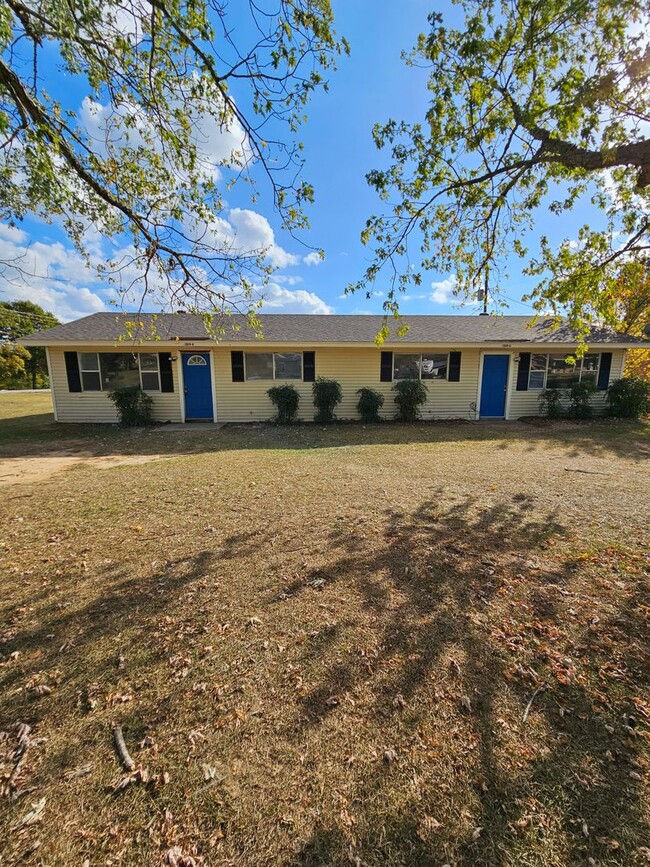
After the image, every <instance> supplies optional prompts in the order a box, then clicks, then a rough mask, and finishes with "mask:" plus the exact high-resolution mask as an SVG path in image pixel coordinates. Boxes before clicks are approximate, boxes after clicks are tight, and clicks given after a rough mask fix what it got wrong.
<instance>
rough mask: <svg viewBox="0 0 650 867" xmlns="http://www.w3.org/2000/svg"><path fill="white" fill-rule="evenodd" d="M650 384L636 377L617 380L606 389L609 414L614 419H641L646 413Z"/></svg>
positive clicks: (649, 396)
mask: <svg viewBox="0 0 650 867" xmlns="http://www.w3.org/2000/svg"><path fill="white" fill-rule="evenodd" d="M648 401H650V383H648V382H646V381H645V379H640V378H639V377H638V376H626V377H624V378H623V379H617V380H616V381H615V382H613V383H612V384H611V385H610V387H609V388H608V389H607V402H608V403H609V414H610V415H613V416H615V418H641V416H642V415H645V414H646V412H648Z"/></svg>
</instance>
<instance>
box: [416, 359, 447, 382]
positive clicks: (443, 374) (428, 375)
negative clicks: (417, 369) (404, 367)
mask: <svg viewBox="0 0 650 867" xmlns="http://www.w3.org/2000/svg"><path fill="white" fill-rule="evenodd" d="M422 379H447V355H446V354H445V355H423V356H422Z"/></svg>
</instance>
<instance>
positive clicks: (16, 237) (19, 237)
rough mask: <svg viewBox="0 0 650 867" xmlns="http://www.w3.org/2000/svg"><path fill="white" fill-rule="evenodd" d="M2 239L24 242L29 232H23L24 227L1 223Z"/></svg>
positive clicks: (0, 237) (0, 236)
mask: <svg viewBox="0 0 650 867" xmlns="http://www.w3.org/2000/svg"><path fill="white" fill-rule="evenodd" d="M0 240H3V241H10V242H12V243H17V244H22V243H23V242H24V241H26V240H27V232H23V230H22V229H19V228H17V227H16V226H8V225H7V224H6V223H0Z"/></svg>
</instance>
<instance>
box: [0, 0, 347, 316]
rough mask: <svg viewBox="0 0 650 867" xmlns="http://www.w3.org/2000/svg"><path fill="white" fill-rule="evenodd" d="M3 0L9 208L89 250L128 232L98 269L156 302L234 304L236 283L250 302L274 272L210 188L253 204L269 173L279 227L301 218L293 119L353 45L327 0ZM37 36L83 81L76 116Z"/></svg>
mask: <svg viewBox="0 0 650 867" xmlns="http://www.w3.org/2000/svg"><path fill="white" fill-rule="evenodd" d="M12 7H13V4H3V5H2V8H1V9H0V48H2V49H3V52H2V57H1V58H0V132H1V134H2V138H3V147H2V148H1V149H0V201H2V218H3V219H5V220H9V221H11V220H16V219H21V218H22V217H23V216H25V214H27V213H35V214H38V215H39V216H41V217H43V218H44V219H49V218H50V217H52V216H54V215H57V216H58V215H61V216H62V217H63V225H64V227H65V228H66V230H67V231H68V234H69V236H70V238H71V239H72V240H73V242H74V243H75V244H76V246H77V247H78V249H79V250H80V251H81V252H82V253H85V252H86V241H85V231H84V227H86V228H87V227H88V226H93V227H94V228H95V229H97V230H99V231H100V232H102V233H103V234H105V235H109V236H110V235H115V234H118V233H124V234H125V235H126V237H125V238H124V239H123V241H124V243H123V244H122V246H123V247H125V248H126V249H127V250H131V254H130V258H129V260H128V261H121V262H116V263H113V266H112V267H110V266H109V267H108V268H107V269H106V270H105V272H104V273H106V274H111V275H112V276H113V278H114V279H115V280H116V281H117V284H118V287H119V288H121V289H122V290H123V291H125V292H132V290H133V288H134V286H133V282H132V281H133V278H134V276H135V279H136V281H137V282H136V291H137V290H139V291H140V292H141V293H142V295H143V296H144V295H147V294H150V293H154V294H155V295H157V296H159V297H158V298H157V299H156V300H158V301H159V302H161V303H162V302H166V303H167V304H169V303H173V304H175V305H176V306H180V305H181V304H182V306H184V307H186V308H187V307H190V306H196V307H203V308H205V307H209V308H215V307H217V308H218V309H220V308H221V307H222V306H224V305H225V306H226V307H230V308H232V299H233V298H235V297H238V293H239V295H240V296H241V298H242V299H243V302H244V303H243V306H244V307H246V306H247V304H248V301H250V295H251V291H252V286H253V285H255V283H257V282H260V283H263V282H264V281H265V280H266V279H268V274H269V273H270V271H269V267H268V262H267V261H266V259H265V252H266V251H264V250H256V251H242V250H238V249H236V248H235V246H234V245H233V242H232V237H230V236H228V235H227V233H225V234H224V232H220V229H221V228H222V227H223V217H222V214H223V209H224V203H223V200H222V197H221V195H220V194H219V190H220V189H223V188H232V186H233V185H234V184H241V183H248V184H249V185H250V190H251V199H252V200H255V199H256V198H257V197H258V195H259V192H258V190H257V186H256V185H257V182H258V180H259V178H263V179H265V181H266V182H267V183H268V188H269V196H270V199H271V201H272V204H273V205H274V206H275V207H276V208H277V210H278V211H279V212H280V216H281V219H282V222H283V225H285V226H286V227H287V228H289V229H299V228H302V227H304V226H305V225H306V224H307V220H306V216H305V214H304V211H303V206H304V203H305V202H311V201H312V200H313V195H314V192H313V188H312V187H311V185H309V184H308V183H306V182H304V181H302V180H301V179H300V173H301V169H302V165H303V158H302V156H301V149H300V143H299V142H298V141H297V140H296V131H297V129H298V128H299V126H300V124H301V123H302V122H303V121H304V116H305V115H304V107H305V105H306V103H307V102H308V100H309V98H310V97H311V95H312V93H313V92H314V91H315V90H316V89H317V88H319V87H324V86H325V84H326V82H325V79H324V75H323V73H324V71H325V70H330V69H333V68H334V66H335V61H336V58H337V56H338V55H339V54H340V53H341V52H347V50H348V47H347V44H346V43H345V42H344V41H339V40H338V39H337V37H336V34H335V33H334V30H333V27H332V25H333V16H332V12H331V8H330V4H329V0H280V2H279V3H272V2H266V0H262V2H261V3H258V2H252V0H251V2H250V3H247V2H245V0H244V2H242V3H237V4H234V3H233V4H232V6H231V7H229V5H228V4H223V3H220V2H217V0H183V2H180V0H151V2H150V3H149V2H146V3H144V2H143V3H142V4H140V3H139V2H132V0H72V2H69V3H60V2H59V0H42V2H39V3H38V4H31V3H26V4H22V5H21V6H20V10H19V12H20V14H18V12H12V11H11V9H12ZM16 8H17V7H16ZM235 13H236V15H237V24H238V27H237V28H233V26H232V25H233V20H232V16H233V15H234V14H235ZM247 17H248V18H249V20H248V22H245V19H246V18H247ZM248 25H250V26H248ZM236 40H237V41H236ZM45 43H47V50H48V51H49V52H50V54H52V52H55V53H58V58H56V61H58V68H59V70H60V72H59V74H61V75H71V76H75V77H76V78H77V79H81V80H82V81H83V82H84V83H85V85H86V89H87V91H88V94H89V98H88V99H86V100H85V101H84V103H83V105H82V106H81V109H80V110H79V111H78V112H76V110H77V109H78V107H77V106H69V105H61V104H59V103H57V102H56V101H55V100H54V99H52V98H50V97H49V96H48V94H47V92H46V91H45V90H44V89H43V88H42V86H41V79H42V72H43V71H42V70H41V65H40V64H41V53H42V51H43V50H45V49H44V46H45ZM235 92H236V98H235V95H234V94H235ZM262 132H263V133H264V134H263V135H262ZM217 184H218V185H219V186H217ZM125 275H126V276H125ZM233 287H234V288H235V290H236V291H235V293H233V292H232V289H233Z"/></svg>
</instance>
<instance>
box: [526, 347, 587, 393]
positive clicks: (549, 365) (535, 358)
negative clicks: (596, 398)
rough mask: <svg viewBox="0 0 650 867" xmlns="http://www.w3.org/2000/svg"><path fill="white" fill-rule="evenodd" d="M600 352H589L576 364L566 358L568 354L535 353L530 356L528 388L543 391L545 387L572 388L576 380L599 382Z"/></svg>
mask: <svg viewBox="0 0 650 867" xmlns="http://www.w3.org/2000/svg"><path fill="white" fill-rule="evenodd" d="M599 368H600V353H599V352H588V353H587V354H586V355H584V356H583V357H582V358H578V359H577V361H576V363H575V364H570V363H569V362H568V361H567V360H566V355H562V354H553V353H549V354H544V353H534V354H532V355H531V357H530V370H529V371H528V388H529V389H530V390H531V391H535V390H537V391H541V390H543V389H545V388H571V386H572V385H573V384H574V383H576V382H584V381H590V382H593V383H594V385H595V384H596V383H597V382H598V370H599Z"/></svg>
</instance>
